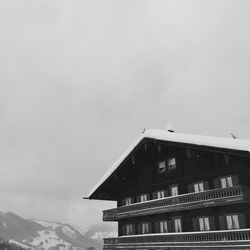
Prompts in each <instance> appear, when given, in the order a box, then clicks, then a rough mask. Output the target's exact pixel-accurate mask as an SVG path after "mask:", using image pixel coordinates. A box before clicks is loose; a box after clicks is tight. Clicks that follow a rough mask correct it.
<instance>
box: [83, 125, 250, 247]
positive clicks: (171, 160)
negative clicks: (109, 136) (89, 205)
mask: <svg viewBox="0 0 250 250" xmlns="http://www.w3.org/2000/svg"><path fill="white" fill-rule="evenodd" d="M87 198H89V199H98V200H112V201H117V207H116V208H113V209H109V210H106V211H103V220H104V221H117V222H118V237H117V238H107V239H104V249H106V250H109V249H110V250H111V249H175V250H176V249H196V250H198V249H250V141H246V140H239V139H226V138H215V137H207V136H197V135H186V134H177V133H172V132H168V131H160V130H146V131H145V132H144V133H143V134H142V135H141V136H140V137H139V138H138V139H137V140H136V142H135V143H134V144H133V145H132V146H131V147H130V148H129V149H128V150H127V151H126V152H125V153H124V154H123V155H122V156H121V158H120V159H119V160H118V161H117V162H116V163H115V164H114V165H113V166H112V167H111V168H110V169H109V170H108V172H107V173H106V174H105V176H104V177H103V178H102V179H101V181H100V182H99V183H97V185H96V186H95V187H94V188H93V189H92V190H91V192H90V193H89V195H88V197H87Z"/></svg>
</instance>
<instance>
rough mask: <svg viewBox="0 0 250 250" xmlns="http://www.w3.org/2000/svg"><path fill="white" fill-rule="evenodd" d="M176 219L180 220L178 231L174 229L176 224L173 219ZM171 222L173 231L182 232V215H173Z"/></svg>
mask: <svg viewBox="0 0 250 250" xmlns="http://www.w3.org/2000/svg"><path fill="white" fill-rule="evenodd" d="M176 220H179V221H180V231H178V230H176V227H175V226H176V224H175V221H176ZM172 224H173V231H174V232H175V233H181V232H182V217H181V216H177V217H173V218H172Z"/></svg>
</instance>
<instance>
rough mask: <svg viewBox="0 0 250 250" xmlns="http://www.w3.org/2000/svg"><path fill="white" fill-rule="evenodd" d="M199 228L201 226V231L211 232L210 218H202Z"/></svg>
mask: <svg viewBox="0 0 250 250" xmlns="http://www.w3.org/2000/svg"><path fill="white" fill-rule="evenodd" d="M199 226H200V231H209V230H210V224H209V217H200V218H199Z"/></svg>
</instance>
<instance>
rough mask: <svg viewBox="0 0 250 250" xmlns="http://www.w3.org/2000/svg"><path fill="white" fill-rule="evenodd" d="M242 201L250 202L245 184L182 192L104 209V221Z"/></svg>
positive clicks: (249, 191)
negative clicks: (196, 191)
mask: <svg viewBox="0 0 250 250" xmlns="http://www.w3.org/2000/svg"><path fill="white" fill-rule="evenodd" d="M242 202H250V189H249V188H247V187H243V186H235V187H229V188H218V189H211V190H207V191H204V192H199V193H188V194H182V195H178V196H171V197H166V198H162V199H156V200H149V201H145V202H140V203H134V204H131V205H128V206H121V207H118V208H114V209H109V210H104V211H103V221H115V220H118V219H122V218H127V217H135V216H143V215H149V214H155V213H166V212H172V211H176V210H178V211H182V210H189V209H195V208H202V207H211V206H220V205H225V204H229V203H230V204H232V203H242Z"/></svg>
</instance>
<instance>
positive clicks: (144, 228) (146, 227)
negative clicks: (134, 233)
mask: <svg viewBox="0 0 250 250" xmlns="http://www.w3.org/2000/svg"><path fill="white" fill-rule="evenodd" d="M142 233H143V234H148V233H149V223H142Z"/></svg>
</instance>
